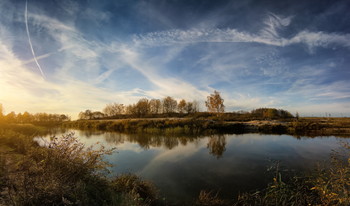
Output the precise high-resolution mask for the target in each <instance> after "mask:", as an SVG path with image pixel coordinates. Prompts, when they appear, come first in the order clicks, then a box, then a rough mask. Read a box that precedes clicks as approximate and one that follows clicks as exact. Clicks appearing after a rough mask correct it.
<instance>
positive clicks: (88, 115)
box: [79, 109, 92, 119]
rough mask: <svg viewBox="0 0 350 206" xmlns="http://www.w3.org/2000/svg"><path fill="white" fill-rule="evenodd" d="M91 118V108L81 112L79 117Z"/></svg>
mask: <svg viewBox="0 0 350 206" xmlns="http://www.w3.org/2000/svg"><path fill="white" fill-rule="evenodd" d="M91 118H92V112H91V110H89V109H87V110H85V112H80V113H79V119H91Z"/></svg>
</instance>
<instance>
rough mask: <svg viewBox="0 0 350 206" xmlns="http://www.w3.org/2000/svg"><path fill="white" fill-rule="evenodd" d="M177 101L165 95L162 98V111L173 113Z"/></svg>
mask: <svg viewBox="0 0 350 206" xmlns="http://www.w3.org/2000/svg"><path fill="white" fill-rule="evenodd" d="M176 106H177V101H176V100H175V99H173V98H172V97H169V96H168V97H165V98H164V99H163V113H167V114H169V113H174V112H175V111H176Z"/></svg>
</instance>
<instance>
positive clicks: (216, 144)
mask: <svg viewBox="0 0 350 206" xmlns="http://www.w3.org/2000/svg"><path fill="white" fill-rule="evenodd" d="M207 148H208V149H209V154H211V155H213V156H215V157H216V158H220V157H222V155H223V154H224V152H225V150H226V137H225V136H224V135H219V134H218V135H211V136H210V139H209V142H208V144H207Z"/></svg>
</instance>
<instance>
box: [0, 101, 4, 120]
mask: <svg viewBox="0 0 350 206" xmlns="http://www.w3.org/2000/svg"><path fill="white" fill-rule="evenodd" d="M3 116H4V107H3V106H2V104H0V117H3Z"/></svg>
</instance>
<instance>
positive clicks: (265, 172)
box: [71, 130, 350, 204]
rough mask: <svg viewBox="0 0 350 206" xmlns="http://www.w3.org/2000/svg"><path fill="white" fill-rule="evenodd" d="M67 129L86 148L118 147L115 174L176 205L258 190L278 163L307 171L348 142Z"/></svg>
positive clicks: (269, 180)
mask: <svg viewBox="0 0 350 206" xmlns="http://www.w3.org/2000/svg"><path fill="white" fill-rule="evenodd" d="M71 131H73V132H75V134H76V136H78V137H79V138H80V140H81V141H82V142H84V143H86V144H87V145H93V144H95V143H96V142H100V143H102V144H103V145H105V146H107V147H116V148H117V150H116V151H117V152H116V153H114V154H113V155H111V156H107V157H106V159H107V160H108V161H109V162H110V163H112V164H113V165H114V167H113V168H112V172H113V174H121V173H135V174H137V175H139V176H141V177H143V178H144V179H147V180H150V181H151V182H153V183H154V184H155V185H156V186H157V188H158V189H159V190H160V192H161V195H162V196H163V197H165V199H166V200H168V201H169V202H173V203H178V204H184V203H186V202H190V201H191V200H193V199H195V198H196V197H198V194H199V192H200V191H201V190H210V191H215V192H219V195H220V196H221V197H224V198H230V199H233V198H235V197H236V196H237V194H239V193H240V192H247V191H254V190H255V189H262V188H264V187H266V185H267V183H268V182H271V181H272V177H273V172H274V171H275V170H274V169H272V171H269V168H271V167H272V166H274V165H276V162H279V165H280V167H281V170H283V169H287V170H288V171H289V172H291V171H292V172H293V171H294V172H303V171H309V170H312V168H314V167H315V165H316V163H317V162H324V161H327V159H328V158H329V154H330V152H331V150H332V149H337V148H339V147H340V141H347V142H350V141H349V140H350V139H344V138H336V137H316V138H308V137H301V138H296V137H293V136H289V135H265V134H240V135H212V136H204V137H188V136H181V137H176V136H152V135H140V134H138V135H136V134H132V135H127V134H120V133H112V132H91V131H78V130H71ZM282 178H283V177H282Z"/></svg>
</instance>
